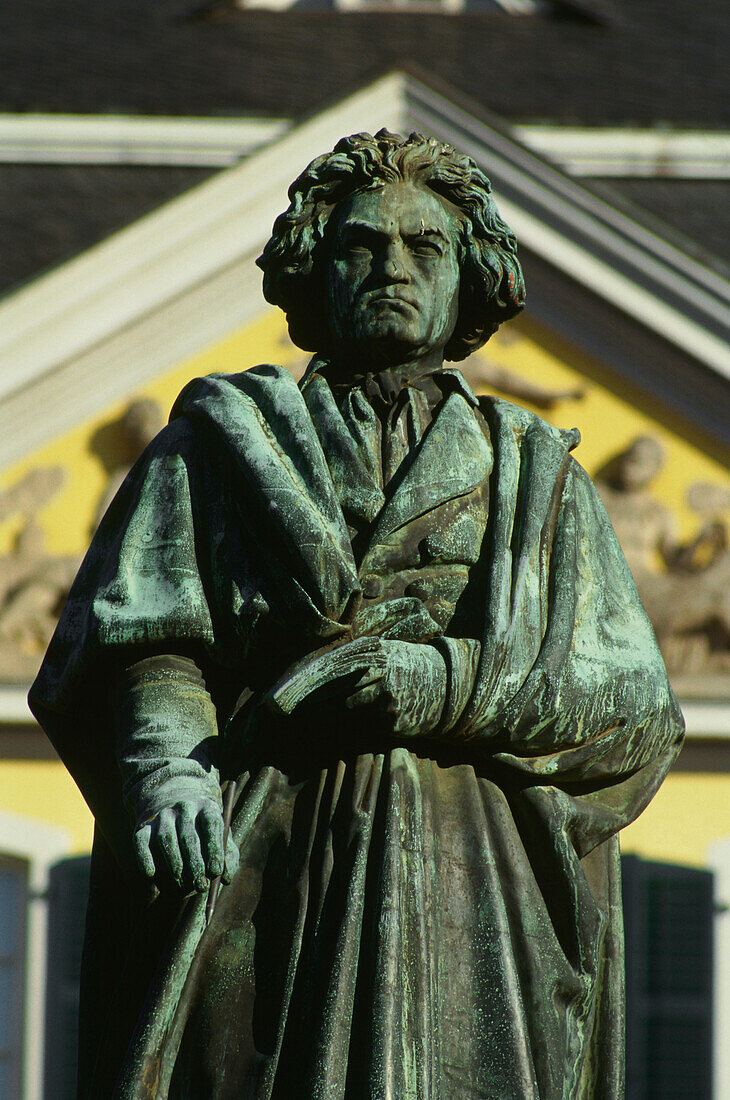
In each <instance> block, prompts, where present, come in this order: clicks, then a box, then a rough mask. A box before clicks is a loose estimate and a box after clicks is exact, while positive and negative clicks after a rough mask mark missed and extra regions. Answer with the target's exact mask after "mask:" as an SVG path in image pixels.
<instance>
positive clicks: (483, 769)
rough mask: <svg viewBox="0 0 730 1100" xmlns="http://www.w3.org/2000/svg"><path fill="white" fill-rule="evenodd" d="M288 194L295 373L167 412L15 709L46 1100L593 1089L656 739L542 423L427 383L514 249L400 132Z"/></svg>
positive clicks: (517, 293)
mask: <svg viewBox="0 0 730 1100" xmlns="http://www.w3.org/2000/svg"><path fill="white" fill-rule="evenodd" d="M290 199H291V205H290V207H289V209H288V210H287V211H286V212H285V213H284V214H282V215H281V217H280V218H279V219H277V222H276V223H275V226H274V231H273V236H272V238H271V240H270V242H269V244H268V245H267V247H266V249H265V250H264V253H263V255H262V257H261V258H260V260H259V263H260V265H261V267H262V268H263V270H264V292H265V294H266V296H267V298H268V299H269V300H270V301H271V302H273V303H275V304H278V305H281V306H282V308H283V309H284V310H285V311H286V313H287V318H288V323H289V328H290V332H291V336H292V339H293V340H294V342H295V343H296V344H297V345H298V346H300V347H301V348H303V349H305V350H307V351H310V352H314V353H315V354H314V358H313V359H312V360H311V362H310V365H309V367H308V368H307V371H306V373H305V375H304V377H303V379H302V380H301V382H300V384H299V385H297V384H296V383H295V382H294V380H293V379H292V377H291V375H290V374H289V373H288V372H287V371H285V370H283V369H281V368H279V367H275V366H259V367H254V368H253V369H251V370H248V371H244V372H243V373H241V374H237V375H211V376H210V377H208V378H205V379H198V380H196V381H194V382H192V383H191V384H190V385H189V386H187V387H186V389H185V390H184V391H183V393H182V394H181V395H180V397H179V398H178V400H177V402H176V404H175V406H174V408H173V412H172V417H171V421H170V424H169V425H168V427H167V428H165V430H164V431H163V432H162V433H161V434H160V435H159V436H158V437H157V438H156V439H155V440H154V441H153V442H152V444H151V445H150V446H149V447H148V448H147V450H146V452H145V454H144V455H143V456H142V458H141V459H140V461H139V462H138V463H137V465H136V467H135V469H134V471H133V473H132V475H131V476H130V477H129V478H128V479H127V481H126V482H125V484H124V486H123V488H122V489H121V490H120V493H119V494H118V495H117V497H116V499H115V500H114V502H113V503H112V505H111V507H110V509H109V511H108V513H107V515H106V517H105V518H104V520H103V521H102V524H101V526H100V528H99V531H98V533H97V535H96V537H95V540H94V542H93V544H92V547H91V549H90V551H89V554H88V556H87V558H86V561H85V563H84V565H83V567H82V569H81V571H80V573H79V576H78V579H77V581H76V583H75V585H74V588H73V590H72V593H71V595H70V598H69V601H68V604H67V607H66V610H65V612H64V615H63V617H62V620H61V622H60V624H59V629H58V631H57V634H56V637H55V639H54V642H53V644H52V645H51V647H50V648H49V652H48V656H47V658H46V662H45V664H44V667H43V669H42V672H41V675H40V677H39V679H38V681H37V683H36V685H35V686H34V689H33V691H32V693H31V704H32V706H33V708H34V710H35V713H36V714H37V715H38V717H39V719H40V721H41V722H42V723H43V724H44V726H45V728H46V729H47V730H48V732H49V735H50V736H51V737H52V739H53V740H54V743H55V744H56V745H57V747H58V749H59V752H60V753H61V754H62V756H63V757H64V759H65V760H66V762H67V764H68V766H69V768H70V769H71V771H72V772H73V773H74V774H75V776H76V778H77V780H78V782H79V783H80V785H81V787H82V790H84V792H85V794H86V797H87V799H88V801H89V804H90V805H91V807H92V809H93V811H94V813H95V815H96V819H97V833H96V841H95V851H94V861H93V878H92V904H91V908H90V911H89V917H88V923H87V953H86V961H85V968H84V974H85V978H84V988H83V991H82V1035H81V1049H82V1067H81V1074H82V1086H81V1088H82V1095H84V1096H89V1097H94V1098H95V1100H98V1098H100V1097H105V1096H109V1095H113V1096H115V1097H120V1098H125V1100H131V1098H139V1100H141V1098H143V1097H144V1098H149V1097H166V1098H182V1097H192V1096H194V1097H219V1098H223V1097H228V1096H236V1097H252V1098H254V1097H255V1098H264V1097H281V1098H284V1097H286V1098H289V1097H294V1096H296V1097H310V1098H315V1097H324V1096H327V1097H330V1098H333V1100H334V1098H343V1100H344V1098H346V1097H347V1098H350V1097H353V1098H354V1097H373V1098H375V1097H384V1096H392V1097H406V1096H408V1097H412V1098H414V1100H415V1098H420V1100H427V1098H431V1100H436V1098H442V1097H451V1098H455V1100H458V1098H466V1097H475V1096H478V1097H514V1098H518V1097H519V1098H520V1100H525V1098H527V1097H535V1098H537V1097H538V1096H539V1097H541V1098H542V1100H557V1098H565V1097H568V1096H570V1097H583V1098H585V1100H588V1098H591V1100H599V1098H604V1097H605V1098H609V1097H610V1098H618V1097H619V1096H620V1095H621V1094H622V1064H623V1061H622V1026H623V1024H622V957H621V916H620V883H619V877H618V876H619V864H618V843H617V834H618V831H619V830H620V829H621V827H622V826H623V825H625V824H626V823H627V822H628V821H630V820H632V819H633V818H634V817H635V816H636V815H637V814H638V813H639V812H640V811H641V809H642V808H643V807H644V806H645V805H646V803H647V802H648V800H649V799H650V797H651V796H652V794H653V792H654V791H655V790H656V788H657V786H658V784H659V783H660V782H661V779H662V777H663V776H664V774H665V772H666V770H667V768H668V767H669V765H670V763H671V761H672V760H673V758H674V756H675V754H676V752H677V750H678V746H679V742H680V739H681V734H682V722H681V718H680V715H679V712H678V710H677V706H676V702H675V700H674V698H673V696H672V693H671V690H670V688H669V685H668V683H667V680H666V675H665V672H664V668H663V665H662V661H661V658H660V656H659V653H658V650H657V647H656V643H655V640H654V636H653V634H652V631H651V628H650V626H649V623H648V621H647V619H646V616H645V613H644V611H643V609H642V607H641V604H640V602H639V600H638V597H637V594H636V590H635V587H634V585H633V582H632V580H631V577H630V575H629V571H628V569H627V567H626V563H625V561H624V558H623V556H622V554H621V552H620V550H619V548H618V544H617V542H616V539H615V536H614V534H613V531H612V529H611V527H610V524H609V523H608V520H607V518H606V514H605V510H604V508H603V506H602V504H601V502H600V500H599V499H598V497H597V494H596V492H595V490H594V488H593V486H592V485H591V483H590V481H589V479H588V477H587V476H586V474H585V473H584V472H583V470H582V469H581V467H580V466H579V465H578V464H577V463H576V462H575V461H574V459H573V458H572V457H571V454H570V452H571V451H572V449H573V448H574V447H575V446H576V444H577V442H578V434H577V432H576V431H570V432H564V431H559V430H557V429H555V428H552V427H550V426H549V425H548V424H546V423H545V422H543V421H542V420H540V419H539V418H537V417H536V416H534V415H532V414H530V413H527V412H525V411H524V410H521V409H519V408H517V407H516V406H514V405H511V404H509V403H508V402H505V401H502V400H499V399H496V398H488V397H487V398H482V399H480V400H477V399H476V398H475V397H474V395H473V393H472V392H471V390H470V388H469V386H468V385H467V384H466V382H465V381H464V379H463V377H462V376H461V375H460V374H459V372H458V371H457V370H455V369H453V368H450V367H446V366H445V364H444V360H445V359H446V360H451V361H454V360H460V359H463V358H465V357H466V356H467V355H468V354H469V353H470V352H471V351H473V350H475V349H476V348H478V347H479V346H480V345H481V344H483V343H484V342H485V341H486V340H487V339H488V338H489V336H490V335H492V334H493V333H494V332H495V330H496V328H497V326H498V325H499V324H500V323H501V322H502V321H506V320H508V319H509V318H510V317H512V316H513V315H514V314H515V313H517V312H518V310H519V309H520V308H521V307H522V304H523V282H522V274H521V271H520V267H519V263H518V261H517V256H516V248H515V241H514V238H513V236H512V234H511V233H510V231H509V229H508V227H507V226H506V225H505V224H504V223H503V222H502V220H501V219H500V217H499V215H498V213H497V210H496V208H495V206H494V202H493V200H492V198H491V194H490V187H489V182H488V180H487V179H486V177H485V176H484V175H483V173H482V172H481V171H480V170H479V169H478V168H477V166H476V165H475V164H474V163H473V162H472V161H471V160H470V159H469V158H468V157H464V156H461V155H460V154H458V153H457V152H455V150H454V149H452V148H451V147H450V146H447V145H443V144H441V143H439V142H437V141H435V140H433V139H430V138H426V137H423V136H421V135H418V134H413V135H411V136H410V137H409V138H402V137H399V136H397V135H393V134H389V133H387V132H385V131H381V132H380V133H379V134H377V135H376V136H375V137H372V136H370V135H368V134H357V135H354V136H352V137H349V138H345V139H343V140H342V141H341V142H339V143H338V145H337V146H336V148H335V149H334V150H333V151H332V152H331V153H327V154H326V155H324V156H321V157H318V158H317V159H316V160H315V161H313V162H312V164H311V165H310V166H309V167H308V168H307V169H306V170H305V171H304V172H303V173H302V175H301V176H300V177H299V178H298V179H297V180H296V181H295V182H294V184H293V185H292V187H291V189H290ZM226 784H227V786H226V794H225V806H226V810H227V812H228V814H229V815H230V828H227V822H226V820H224V811H223V807H224V799H223V797H222V794H221V789H222V785H226ZM220 877H222V879H223V885H222V886H221V888H220V892H219V893H218V895H217V901H216V904H215V905H213V904H212V903H213V901H214V897H215V893H216V891H215V887H216V885H217V882H218V879H219V878H220ZM211 887H213V889H211Z"/></svg>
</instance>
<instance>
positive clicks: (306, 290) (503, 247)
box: [257, 130, 524, 360]
mask: <svg viewBox="0 0 730 1100" xmlns="http://www.w3.org/2000/svg"><path fill="white" fill-rule="evenodd" d="M289 198H290V200H291V203H290V206H289V209H288V210H287V211H285V213H283V214H281V215H280V216H279V217H278V218H277V219H276V222H275V223H274V230H273V234H272V237H271V240H270V241H269V242H268V244H267V245H266V248H265V249H264V252H263V254H262V255H261V256H260V257H259V260H258V261H257V262H258V264H259V266H260V267H261V268H262V269H263V271H264V295H265V297H266V298H267V300H268V301H270V302H272V303H274V304H276V305H279V306H281V307H282V309H283V310H284V311H285V313H286V315H287V320H288V323H289V332H290V335H291V338H292V340H293V341H294V343H295V344H297V345H298V346H299V347H301V348H303V349H305V350H307V351H319V352H322V353H324V354H327V353H328V352H330V353H331V351H332V348H333V346H337V345H338V344H339V345H340V346H349V347H350V348H352V347H356V346H358V345H360V344H364V345H367V346H368V347H369V348H372V349H379V350H380V351H381V352H382V356H383V358H385V359H388V358H391V359H397V357H398V356H399V355H400V356H401V357H403V356H405V357H406V358H408V357H409V354H410V353H413V355H414V356H415V357H418V355H423V354H424V353H428V352H430V351H432V350H435V351H437V352H438V353H439V354H440V355H441V356H442V357H444V358H447V359H451V360H459V359H464V358H465V357H466V356H467V355H469V354H470V353H471V352H472V351H474V350H475V349H476V348H478V347H480V346H481V345H482V344H483V343H484V342H485V341H486V340H488V339H489V337H490V336H491V335H492V334H493V333H494V332H496V330H497V328H498V326H499V325H500V323H501V322H502V321H505V320H508V319H509V318H510V317H513V316H514V315H515V314H516V313H518V312H519V310H520V309H521V308H522V306H523V304H524V282H523V278H522V271H521V269H520V265H519V261H518V260H517V254H516V245H515V240H514V237H513V235H512V233H511V232H510V230H509V229H508V227H507V226H506V225H505V223H504V222H503V221H502V220H501V218H500V217H499V214H498V213H497V209H496V206H495V204H494V201H493V199H492V197H491V187H490V184H489V180H488V179H487V178H486V176H485V175H484V174H483V173H482V172H481V171H480V170H479V169H478V168H477V166H476V164H475V163H474V161H473V160H471V158H469V157H466V156H462V155H460V154H459V153H457V152H456V151H455V150H454V149H453V148H452V147H451V146H450V145H445V144H443V143H441V142H439V141H436V140H435V139H433V138H426V137H424V136H423V135H421V134H415V133H414V134H411V135H410V137H408V138H403V137H401V136H399V135H397V134H390V133H388V132H387V131H385V130H381V131H380V132H379V133H378V134H376V135H375V137H372V136H371V135H370V134H355V135H353V136H352V137H347V138H343V139H342V140H341V141H339V142H338V143H337V145H336V146H335V149H334V150H333V151H332V152H331V153H327V154H325V155H324V156H321V157H317V158H316V159H315V160H314V161H312V163H311V164H310V165H309V167H308V168H306V169H305V171H304V172H303V173H302V174H301V175H300V176H299V178H298V179H296V180H295V181H294V183H293V184H292V185H291V187H290V189H289Z"/></svg>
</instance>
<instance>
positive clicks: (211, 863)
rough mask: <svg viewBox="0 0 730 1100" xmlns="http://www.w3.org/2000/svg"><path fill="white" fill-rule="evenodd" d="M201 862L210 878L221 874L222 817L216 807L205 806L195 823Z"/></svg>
mask: <svg viewBox="0 0 730 1100" xmlns="http://www.w3.org/2000/svg"><path fill="white" fill-rule="evenodd" d="M196 826H197V830H198V836H199V837H200V847H201V849H202V853H203V862H204V863H205V867H206V868H207V871H208V874H209V875H211V876H214V875H220V874H222V873H223V816H222V814H221V812H220V810H219V809H218V807H217V806H206V807H204V808H203V809H202V810H201V811H200V812H199V813H198V817H197V821H196Z"/></svg>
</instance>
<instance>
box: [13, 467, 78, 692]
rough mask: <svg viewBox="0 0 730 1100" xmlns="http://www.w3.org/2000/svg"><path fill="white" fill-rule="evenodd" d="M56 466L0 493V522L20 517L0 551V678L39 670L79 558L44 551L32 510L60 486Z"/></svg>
mask: <svg viewBox="0 0 730 1100" xmlns="http://www.w3.org/2000/svg"><path fill="white" fill-rule="evenodd" d="M63 481H64V473H63V470H62V469H61V467H60V466H38V467H36V468H34V469H32V470H30V471H29V472H28V473H27V474H25V475H24V476H23V477H21V478H19V479H18V480H17V481H15V482H14V483H13V484H12V485H10V486H9V487H8V488H7V489H5V490H4V491H3V492H2V493H0V521H2V520H6V519H8V520H12V519H16V518H17V517H21V527H20V530H19V532H18V534H17V535H16V537H15V539H14V542H13V546H12V548H11V550H10V552H9V553H7V554H4V555H2V556H0V682H2V681H4V682H6V683H18V682H19V683H26V684H27V683H29V682H30V681H31V680H32V679H33V677H34V676H35V675H36V674H37V672H38V666H39V665H40V662H41V658H42V656H43V653H44V652H45V650H46V647H47V646H48V643H49V641H50V640H51V636H52V634H53V631H54V629H55V626H56V622H57V620H58V615H59V612H60V610H61V607H62V606H63V602H64V600H65V598H66V595H67V593H68V590H69V588H70V587H71V582H72V581H73V578H74V574H75V573H76V571H77V569H78V567H79V558H78V557H74V556H73V555H61V554H49V553H48V551H47V550H46V547H45V537H44V535H43V531H42V529H41V527H40V526H39V524H38V521H37V514H38V512H39V511H40V509H41V508H42V507H43V506H44V505H45V504H47V503H48V502H49V501H50V500H52V499H53V497H54V496H56V495H57V493H58V492H59V491H60V490H61V487H62V485H63Z"/></svg>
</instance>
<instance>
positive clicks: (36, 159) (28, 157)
mask: <svg viewBox="0 0 730 1100" xmlns="http://www.w3.org/2000/svg"><path fill="white" fill-rule="evenodd" d="M289 125H290V123H289V121H288V120H287V119H281V118H237V119H226V118H159V117H158V118H150V117H147V118H139V117H133V116H130V115H55V114H54V115H43V114H17V115H11V114H0V162H4V163H15V164H110V165H113V164H147V165H150V164H154V165H159V166H162V165H167V166H170V165H185V166H187V167H196V168H227V167H228V166H229V165H231V164H235V163H236V161H238V160H240V159H241V157H243V156H247V155H248V154H249V153H251V152H253V150H254V149H258V148H260V147H261V146H262V145H267V144H268V143H269V142H271V141H273V140H274V138H276V137H279V135H280V134H282V133H283V132H284V131H285V130H286V129H288V127H289Z"/></svg>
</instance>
